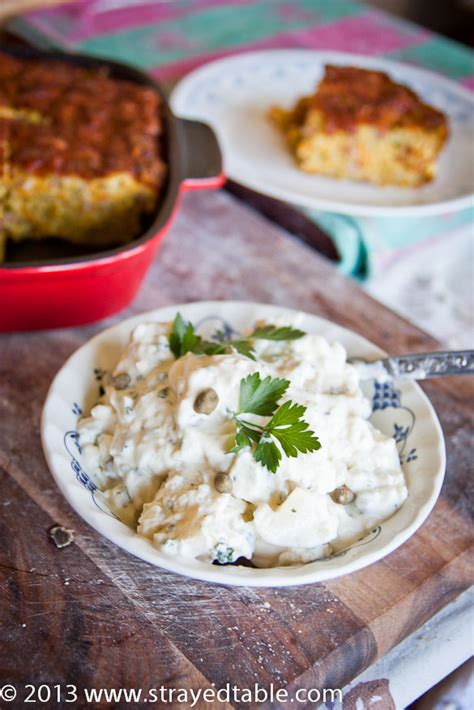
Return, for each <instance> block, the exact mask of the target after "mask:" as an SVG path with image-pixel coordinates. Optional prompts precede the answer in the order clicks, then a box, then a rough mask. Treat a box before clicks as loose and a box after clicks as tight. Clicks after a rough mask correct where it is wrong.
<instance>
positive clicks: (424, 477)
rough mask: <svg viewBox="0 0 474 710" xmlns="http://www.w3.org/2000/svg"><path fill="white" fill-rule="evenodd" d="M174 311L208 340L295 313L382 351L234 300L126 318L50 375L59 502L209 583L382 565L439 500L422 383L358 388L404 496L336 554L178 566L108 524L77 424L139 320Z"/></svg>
mask: <svg viewBox="0 0 474 710" xmlns="http://www.w3.org/2000/svg"><path fill="white" fill-rule="evenodd" d="M177 311H179V312H180V313H182V315H183V316H184V317H185V318H186V319H189V320H191V321H192V322H193V323H194V324H196V325H197V324H200V326H199V329H200V332H203V333H206V334H209V333H212V332H214V331H215V329H216V326H218V327H220V328H222V326H223V325H224V324H227V325H230V326H231V327H232V328H233V329H234V330H236V331H242V330H244V329H245V328H248V326H249V325H250V324H253V323H254V321H255V320H257V319H265V320H267V321H269V322H272V320H274V319H275V318H277V317H282V316H283V317H284V318H285V319H286V320H288V321H290V319H291V322H294V320H293V319H294V318H295V316H298V327H300V328H302V329H303V330H306V331H308V332H313V333H320V334H321V335H323V336H325V337H326V338H328V339H329V340H338V341H340V342H341V343H342V344H343V345H344V346H345V348H346V350H347V352H348V354H349V356H351V357H361V358H368V359H373V358H375V357H378V356H380V355H382V354H383V353H382V351H381V350H380V349H379V348H377V347H376V346H375V345H373V344H372V343H370V342H369V341H368V340H366V339H365V338H362V337H361V336H360V335H357V334H356V333H353V332H352V331H350V330H347V329H345V328H341V327H340V326H338V325H336V324H335V323H330V322H329V321H327V320H325V319H323V318H319V317H317V316H314V315H309V314H306V313H298V312H296V311H291V310H289V309H285V308H279V307H277V306H271V305H261V304H257V303H244V302H234V301H227V302H226V301H220V302H201V303H191V304H186V305H179V306H168V307H166V308H160V309H158V310H155V311H151V312H149V313H144V314H142V315H139V316H136V317H134V318H130V319H129V320H126V321H123V322H122V323H119V324H117V325H115V326H113V327H112V328H109V329H108V330H105V331H104V332H102V333H100V334H99V335H96V336H95V337H94V338H92V339H91V340H90V341H89V342H87V343H86V344H85V345H83V346H82V347H81V348H79V350H77V351H76V352H75V353H74V354H73V355H72V356H71V357H70V358H69V360H67V362H66V363H65V364H64V365H63V367H62V368H61V370H60V371H59V372H58V374H57V375H56V377H55V379H54V381H53V383H52V385H51V387H50V390H49V392H48V396H47V398H46V402H45V405H44V409H43V416H42V425H41V431H42V441H43V449H44V453H45V456H46V459H47V462H48V465H49V468H50V470H51V473H52V475H53V477H54V479H55V480H56V483H57V484H58V486H59V488H60V489H61V491H62V493H63V494H64V496H65V498H66V499H67V500H68V502H69V503H70V504H71V506H72V507H73V508H74V509H75V510H76V512H77V513H78V514H79V515H80V516H81V517H82V518H83V519H84V520H85V521H86V522H88V523H89V525H91V526H92V527H93V528H95V529H96V530H97V531H98V532H99V533H101V534H102V535H104V536H105V537H106V538H108V539H109V540H111V541H112V542H114V543H115V544H117V545H118V546H119V547H121V548H123V549H124V550H126V551H127V552H130V553H131V554H133V555H136V556H137V557H140V558H141V559H143V560H145V561H147V562H150V563H151V564H153V565H156V566H157V567H163V568H164V569H167V570H171V571H172V572H177V573H179V574H183V575H187V576H189V577H195V578H196V579H201V580H205V581H208V582H219V583H222V584H232V585H246V586H254V587H264V586H287V585H296V584H307V583H312V582H322V581H324V580H327V579H331V578H334V577H339V576H341V575H344V574H348V573H350V572H354V571H355V570H358V569H361V568H362V567H365V566H367V565H369V564H371V563H372V562H376V561H377V560H380V559H381V558H382V557H385V556H386V555H388V554H389V553H390V552H392V551H393V550H395V549H396V548H397V547H399V546H400V545H401V544H402V543H403V542H405V541H406V540H407V539H408V538H409V537H410V536H411V535H413V533H414V532H415V531H416V530H417V529H418V528H419V527H420V525H421V524H422V523H423V521H424V520H425V519H426V517H427V516H428V514H429V513H430V511H431V509H432V508H433V506H434V504H435V502H436V499H437V498H438V495H439V492H440V489H441V484H442V482H443V477H444V471H445V450H444V440H443V435H442V432H441V428H440V425H439V422H438V419H437V417H436V414H435V412H434V410H433V407H432V406H431V404H430V402H429V400H428V398H427V397H426V395H425V394H424V393H423V392H422V390H421V389H420V387H419V386H418V385H417V384H416V383H413V382H409V381H399V382H395V383H394V384H384V385H378V384H375V383H373V382H369V383H366V386H367V392H366V393H367V396H369V397H370V398H371V400H372V403H373V409H374V413H373V418H372V421H373V422H374V424H375V425H376V426H377V427H378V428H379V429H381V430H382V431H384V432H385V433H386V434H388V435H394V436H395V438H396V440H397V444H398V447H399V452H400V458H401V461H402V465H403V470H404V472H405V476H406V479H407V485H408V491H409V496H408V499H407V500H406V502H405V503H404V505H403V506H402V508H401V509H400V510H398V511H397V512H396V513H395V515H393V516H392V517H391V518H390V519H389V520H387V521H385V522H384V523H383V524H382V525H381V526H380V527H378V528H377V529H375V530H373V531H371V532H370V533H369V534H368V535H367V536H366V537H365V538H364V539H363V540H360V541H359V542H357V543H355V544H354V545H352V546H351V547H350V548H349V549H347V550H345V551H343V552H342V553H338V555H337V556H333V557H332V558H330V559H327V560H321V561H316V562H311V563H309V564H306V565H298V566H295V567H279V568H272V569H253V568H249V567H237V566H231V565H230V566H216V565H210V564H207V563H204V562H200V561H194V560H192V561H183V560H180V559H175V558H172V557H168V556H166V555H165V554H163V553H162V552H161V551H160V550H158V549H157V548H155V547H153V545H152V543H151V542H150V541H148V540H145V539H143V538H140V537H138V536H137V535H136V534H135V532H134V531H133V530H132V529H130V528H129V527H127V526H126V525H125V524H123V523H121V522H120V521H119V520H118V519H117V518H115V517H114V516H113V515H112V514H111V513H110V512H109V511H108V509H107V507H106V506H105V504H104V503H103V501H102V500H101V495H100V491H98V490H97V489H96V488H95V486H94V484H93V483H92V481H91V479H90V478H89V476H88V473H87V470H86V468H85V465H84V463H83V461H82V457H81V453H80V451H79V448H78V445H77V434H76V427H77V421H78V418H79V417H80V416H81V413H82V412H86V411H87V410H88V408H89V407H90V406H91V405H92V404H93V403H94V402H95V401H96V400H97V397H98V388H99V384H100V383H99V382H98V380H97V369H99V370H110V369H112V368H113V367H114V366H115V364H116V363H117V361H118V358H119V355H120V353H121V351H122V350H123V348H124V347H125V346H126V344H127V342H128V338H129V335H130V333H131V331H132V329H133V328H134V327H135V326H136V325H137V324H138V323H140V322H144V321H153V320H156V321H169V320H172V319H173V318H174V316H175V315H176V313H177ZM280 322H281V321H280ZM94 370H96V372H94Z"/></svg>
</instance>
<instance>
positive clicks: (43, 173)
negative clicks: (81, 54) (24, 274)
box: [0, 53, 166, 260]
mask: <svg viewBox="0 0 474 710" xmlns="http://www.w3.org/2000/svg"><path fill="white" fill-rule="evenodd" d="M160 110H161V105H160V97H159V96H158V94H157V93H156V92H155V91H153V90H152V89H151V88H149V87H144V86H140V85H139V84H135V83H133V82H131V81H124V80H117V79H114V78H112V77H111V76H110V73H109V70H108V69H107V68H106V67H98V68H83V67H80V66H72V65H71V64H69V63H66V62H61V61H54V62H51V61H48V60H41V59H40V60H38V59H34V60H33V59H23V58H17V57H13V56H10V55H8V54H3V53H0V169H1V174H0V260H1V259H2V256H3V254H4V251H5V245H6V242H7V240H16V241H18V240H22V239H26V238H28V239H42V238H46V237H60V238H63V239H65V240H67V241H70V242H73V243H77V244H85V245H89V246H90V247H91V248H104V247H110V246H117V245H119V244H124V243H126V242H128V241H131V240H132V239H133V238H134V237H136V236H138V235H139V234H140V232H141V231H142V230H143V223H144V220H145V219H146V217H147V215H149V214H150V213H151V212H152V211H153V210H154V208H155V205H156V203H157V200H158V196H159V192H160V188H161V186H162V185H163V182H164V179H165V174H166V168H165V163H164V161H163V157H162V155H161V148H160V134H161V131H162V123H163V122H162V119H161V116H160Z"/></svg>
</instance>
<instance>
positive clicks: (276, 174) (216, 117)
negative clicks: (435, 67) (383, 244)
mask: <svg viewBox="0 0 474 710" xmlns="http://www.w3.org/2000/svg"><path fill="white" fill-rule="evenodd" d="M325 64H338V65H352V66H359V67H365V68H368V69H376V70H382V71H385V72H387V73H388V74H389V75H390V76H391V77H392V78H393V79H395V80H396V81H399V82H402V83H403V84H406V85H408V86H410V87H411V88H413V89H414V90H415V91H416V92H417V93H418V95H419V96H420V97H421V98H422V99H423V100H425V101H427V102H428V103H431V104H433V105H434V106H435V107H437V108H439V109H441V111H443V112H444V113H445V114H446V115H447V116H448V117H449V123H450V134H451V135H450V138H449V140H448V142H447V144H446V145H445V147H444V149H443V151H442V153H441V156H440V159H439V173H438V177H437V178H436V179H435V180H434V181H433V182H431V183H428V184H427V185H425V186H423V187H420V188H418V189H408V188H397V187H390V186H387V187H380V186H376V185H370V184H366V183H358V182H351V181H346V180H334V179H331V178H325V177H321V176H318V175H308V174H306V173H304V172H302V171H301V170H299V169H298V168H297V167H296V165H295V163H294V161H293V158H292V157H291V155H290V153H289V152H288V149H287V147H286V146H285V143H284V140H283V137H282V136H281V135H280V133H279V131H278V130H277V129H276V128H275V127H274V126H272V125H271V124H270V123H269V121H268V119H267V118H266V113H267V111H268V109H269V108H270V107H271V106H273V105H278V106H283V107H287V108H289V107H290V106H292V105H293V104H294V103H295V101H296V99H298V98H299V97H300V96H303V95H305V94H310V93H313V92H314V89H315V87H316V84H317V83H318V81H319V80H320V79H321V77H322V75H323V71H324V65H325ZM171 106H172V108H173V111H174V112H175V113H176V114H178V115H179V116H183V117H185V118H192V119H199V120H201V121H205V122H206V123H209V124H210V125H211V126H212V127H213V128H214V130H215V131H216V133H217V135H218V138H219V143H220V145H221V149H222V152H223V157H224V171H225V173H226V175H227V176H228V177H229V178H231V179H232V180H235V181H236V182H239V183H241V184H242V185H246V186H247V187H249V188H251V189H253V190H256V191H257V192H261V193H264V194H267V195H270V196H271V197H276V198H277V199H280V200H284V201H286V202H290V203H293V204H295V205H299V206H302V207H307V208H310V209H320V210H329V211H333V212H342V213H346V214H353V215H378V216H397V217H404V216H406V217H415V216H417V217H418V216H421V215H429V214H430V215H433V214H439V213H442V212H448V211H454V210H458V209H461V208H463V207H467V206H469V205H470V204H472V197H473V187H474V97H473V95H472V94H471V93H470V92H469V91H468V90H467V89H464V88H463V87H461V86H459V85H458V84H456V83H455V82H453V81H451V80H449V79H446V78H444V77H442V76H440V75H439V74H435V73H433V72H429V71H426V70H424V69H418V68H417V67H414V66H411V65H409V64H400V63H398V62H392V61H388V60H385V59H379V58H375V57H364V56H359V55H357V54H345V53H342V52H317V51H313V50H307V49H282V50H266V51H259V52H248V53H243V54H238V55H236V56H232V57H228V58H225V59H219V60H217V61H214V62H210V63H209V64H205V65H204V66H202V67H200V68H199V69H196V70H195V71H193V72H191V73H190V74H188V75H187V76H186V77H184V79H182V80H181V81H180V82H179V84H178V85H177V86H176V88H175V89H174V91H173V94H172V96H171Z"/></svg>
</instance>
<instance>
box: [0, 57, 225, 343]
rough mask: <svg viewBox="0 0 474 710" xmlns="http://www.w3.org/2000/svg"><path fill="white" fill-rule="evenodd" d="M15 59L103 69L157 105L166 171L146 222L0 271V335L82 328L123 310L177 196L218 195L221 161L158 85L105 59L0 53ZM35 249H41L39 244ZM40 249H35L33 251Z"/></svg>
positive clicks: (202, 129)
mask: <svg viewBox="0 0 474 710" xmlns="http://www.w3.org/2000/svg"><path fill="white" fill-rule="evenodd" d="M1 51H2V52H9V53H11V54H13V55H15V56H21V57H25V58H38V57H41V58H42V59H48V60H51V71H54V63H55V62H57V61H61V62H70V63H71V64H74V65H76V66H77V65H79V66H83V67H97V66H104V65H105V66H107V67H108V68H109V71H110V75H111V76H112V77H114V78H117V79H126V80H129V81H134V82H136V83H138V84H141V85H145V86H148V87H152V88H153V89H154V90H155V91H157V92H158V93H159V94H160V96H161V99H162V102H163V114H164V115H163V119H164V122H165V130H164V152H165V156H166V161H167V167H168V176H167V182H166V185H165V187H164V189H163V191H162V194H161V197H160V200H159V204H158V206H157V208H156V213H155V215H154V216H153V218H152V223H151V224H150V225H149V227H148V228H147V229H146V231H145V232H144V233H143V234H142V235H141V236H140V237H138V238H137V239H135V240H134V241H132V242H130V243H129V244H126V245H124V246H121V247H117V248H114V249H109V250H104V251H100V252H95V253H93V254H84V255H80V256H64V257H62V256H61V258H57V257H55V258H52V259H44V258H42V259H38V258H37V257H36V256H33V254H34V253H32V258H31V260H29V257H28V254H27V255H26V259H27V260H25V255H23V256H22V261H11V262H8V261H7V262H5V263H4V264H2V266H1V267H0V303H1V304H2V305H1V308H0V331H4V332H5V331H19V330H37V329H44V328H58V327H64V326H72V325H83V324H85V323H91V322H93V321H97V320H101V319H102V318H105V317H106V316H109V315H111V314H112V313H116V312H117V311H120V310H121V309H122V308H125V307H126V306H127V305H128V304H129V303H130V301H131V300H132V299H133V297H134V296H135V294H136V292H137V290H138V288H139V286H140V284H141V282H142V280H143V278H144V276H145V273H146V271H147V269H148V267H149V266H150V264H151V261H152V259H153V257H154V255H155V252H156V249H157V247H158V246H159V244H160V243H161V241H162V239H163V237H164V236H165V234H166V232H167V230H168V229H169V227H170V223H171V220H172V217H173V215H174V214H175V212H176V209H177V206H178V203H179V199H180V196H181V195H182V193H183V192H185V191H186V190H196V189H207V188H217V187H220V186H221V185H222V184H223V183H224V180H225V178H224V176H223V174H222V161H221V154H220V150H219V146H218V143H217V140H216V138H215V135H214V133H213V132H212V130H211V129H210V128H209V126H207V125H205V124H203V123H199V122H197V121H187V120H182V119H179V118H177V117H176V116H174V115H173V114H172V112H171V110H170V108H169V106H168V103H167V101H166V99H165V97H164V95H163V92H162V91H161V89H160V87H159V86H158V84H157V83H156V82H155V81H154V80H153V79H152V78H151V77H149V76H147V75H146V74H145V73H143V72H141V71H139V70H137V69H134V68H133V67H130V66H127V65H125V64H120V63H117V62H111V61H109V60H107V59H102V58H95V57H88V56H84V55H78V54H69V53H67V54H65V53H62V52H43V51H39V50H36V49H30V48H23V47H22V48H17V47H15V48H2V49H1ZM38 245H41V242H38ZM39 248H41V247H40V246H36V252H37V251H38V249H39Z"/></svg>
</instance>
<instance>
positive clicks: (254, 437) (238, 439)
mask: <svg viewBox="0 0 474 710" xmlns="http://www.w3.org/2000/svg"><path fill="white" fill-rule="evenodd" d="M239 427H240V428H239V430H238V431H237V434H236V435H235V446H234V447H233V448H232V449H231V452H232V453H233V454H235V453H237V452H238V451H240V450H241V449H245V448H246V447H247V446H252V442H254V441H255V442H256V443H258V442H259V441H260V437H261V431H259V430H256V429H252V428H250V427H249V426H246V425H245V424H244V423H243V422H239Z"/></svg>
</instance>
